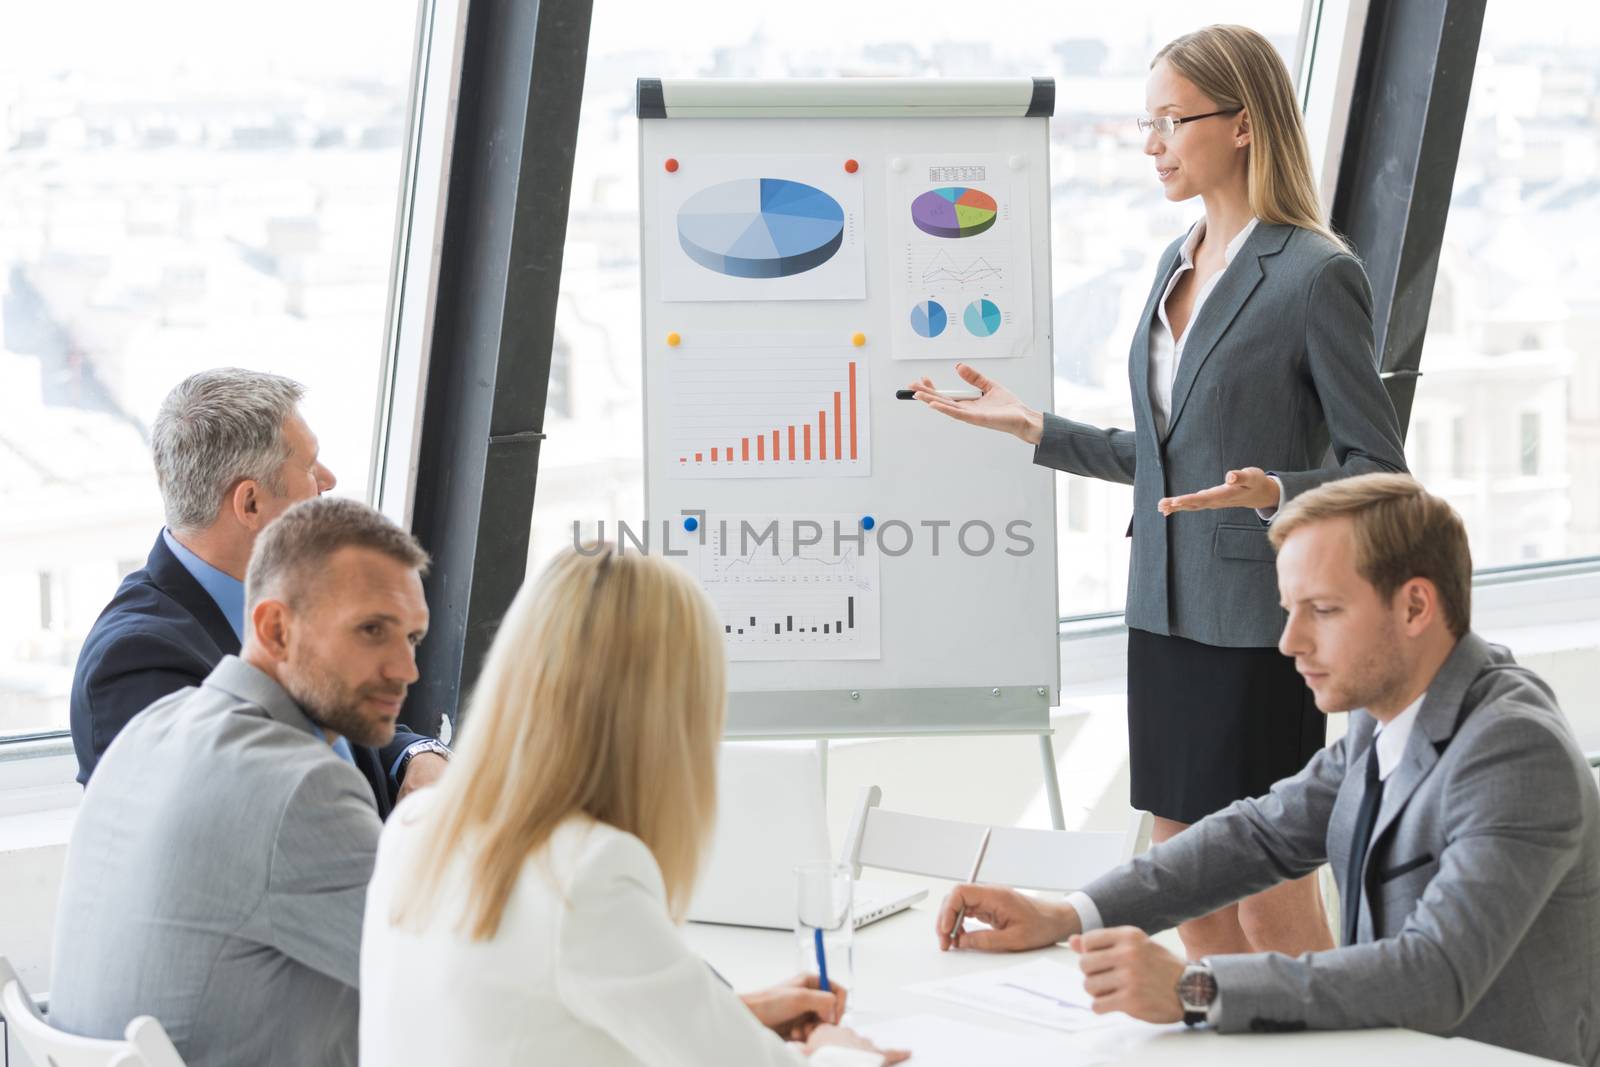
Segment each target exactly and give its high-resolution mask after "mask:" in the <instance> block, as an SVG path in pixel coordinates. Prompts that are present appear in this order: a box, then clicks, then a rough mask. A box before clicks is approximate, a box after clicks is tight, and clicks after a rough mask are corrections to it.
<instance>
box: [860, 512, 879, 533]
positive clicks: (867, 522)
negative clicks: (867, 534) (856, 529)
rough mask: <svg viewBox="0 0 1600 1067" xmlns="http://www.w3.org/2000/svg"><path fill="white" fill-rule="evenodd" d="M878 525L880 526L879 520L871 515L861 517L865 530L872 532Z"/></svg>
mask: <svg viewBox="0 0 1600 1067" xmlns="http://www.w3.org/2000/svg"><path fill="white" fill-rule="evenodd" d="M876 525H878V520H877V519H875V518H873V517H872V516H871V515H863V516H862V517H861V528H862V529H863V530H870V529H872V528H873V527H874V526H876Z"/></svg>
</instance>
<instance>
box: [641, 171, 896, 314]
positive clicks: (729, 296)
mask: <svg viewBox="0 0 1600 1067" xmlns="http://www.w3.org/2000/svg"><path fill="white" fill-rule="evenodd" d="M671 164H672V169H671V170H670V172H669V173H667V174H666V175H665V176H664V178H663V180H662V181H661V182H660V183H659V184H660V189H661V199H660V205H659V206H660V211H659V213H658V215H657V218H656V227H657V228H658V230H659V231H660V242H661V299H662V300H664V301H705V300H860V299H863V298H865V297H866V295H867V269H866V257H865V255H864V253H863V251H862V240H861V225H862V220H861V200H862V196H861V177H860V175H859V174H853V173H848V172H846V171H845V170H844V168H843V167H842V166H841V160H840V159H839V158H837V157H834V156H781V155H778V156H693V155H686V156H683V157H682V158H678V157H672V159H671Z"/></svg>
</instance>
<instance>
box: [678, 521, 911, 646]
mask: <svg viewBox="0 0 1600 1067" xmlns="http://www.w3.org/2000/svg"><path fill="white" fill-rule="evenodd" d="M860 523H861V516H860V515H846V514H787V515H754V514H742V515H729V514H721V513H715V512H714V513H711V514H708V515H707V516H706V519H705V522H704V524H703V525H702V526H701V528H700V529H701V531H702V532H703V533H704V537H703V538H700V539H696V538H693V537H691V538H689V544H688V546H687V547H688V549H689V553H690V554H689V556H688V557H687V559H686V560H685V562H686V563H687V565H688V566H689V567H690V568H691V570H692V571H693V573H694V574H695V575H696V576H697V577H698V578H699V579H700V584H701V586H702V587H703V588H704V589H705V591H706V593H707V594H708V595H709V596H710V597H711V601H712V603H714V604H715V605H716V607H717V614H718V619H719V622H720V623H721V625H722V630H723V639H724V640H725V641H726V643H727V650H728V658H729V659H731V660H833V659H879V658H880V657H881V655H882V652H881V645H880V642H879V628H878V622H879V618H880V616H881V594H880V589H881V584H880V581H879V574H878V562H879V561H878V551H877V544H876V540H875V538H874V537H873V535H872V534H871V533H869V532H866V531H863V530H862V529H861V527H860ZM836 531H837V533H838V536H837V538H836V537H835V532H836ZM677 540H678V539H677V538H674V541H675V542H677Z"/></svg>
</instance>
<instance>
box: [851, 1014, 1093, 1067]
mask: <svg viewBox="0 0 1600 1067" xmlns="http://www.w3.org/2000/svg"><path fill="white" fill-rule="evenodd" d="M845 1025H846V1026H849V1027H851V1028H853V1029H855V1030H856V1031H857V1032H859V1033H861V1034H863V1035H864V1036H866V1037H867V1038H868V1039H869V1040H870V1041H871V1042H872V1043H873V1044H875V1045H877V1046H878V1047H879V1048H897V1049H908V1050H910V1052H911V1060H910V1063H912V1064H915V1065H916V1067H989V1065H991V1064H997V1063H1003V1064H1005V1065H1006V1067H1091V1065H1093V1064H1100V1063H1106V1062H1108V1061H1107V1059H1106V1057H1105V1056H1104V1055H1102V1054H1100V1053H1098V1052H1094V1051H1091V1050H1088V1049H1085V1050H1084V1051H1083V1053H1082V1054H1081V1055H1078V1054H1074V1055H1070V1056H1066V1057H1063V1055H1062V1050H1061V1042H1060V1041H1059V1040H1045V1039H1041V1038H1036V1037H1023V1036H1021V1035H1019V1034H1011V1033H1007V1032H1006V1031H1004V1030H993V1029H990V1028H989V1027H986V1026H974V1025H972V1024H971V1023H963V1022H956V1021H955V1020H953V1019H945V1018H941V1017H940V1016H938V1015H913V1016H910V1017H909V1018H903V1019H884V1020H882V1021H877V1022H874V1021H871V1017H870V1016H860V1017H858V1016H855V1015H852V1016H850V1017H847V1018H846V1019H845Z"/></svg>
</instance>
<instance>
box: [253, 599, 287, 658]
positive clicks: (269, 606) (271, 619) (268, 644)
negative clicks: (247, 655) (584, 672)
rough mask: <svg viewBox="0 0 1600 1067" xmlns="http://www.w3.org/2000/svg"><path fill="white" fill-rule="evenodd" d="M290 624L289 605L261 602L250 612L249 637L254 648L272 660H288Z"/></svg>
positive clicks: (276, 602) (280, 602) (277, 601)
mask: <svg viewBox="0 0 1600 1067" xmlns="http://www.w3.org/2000/svg"><path fill="white" fill-rule="evenodd" d="M292 622H293V618H292V616H291V614H290V611H289V605H287V604H285V603H284V602H283V601H281V600H262V601H259V602H258V603H257V604H256V606H255V608H254V610H252V611H251V612H250V631H251V634H250V635H251V636H252V637H253V638H254V639H255V644H256V647H258V648H260V649H261V650H262V651H263V652H265V653H266V654H267V655H269V656H271V657H272V658H273V659H275V660H284V659H288V658H289V629H290V626H291V624H292Z"/></svg>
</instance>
